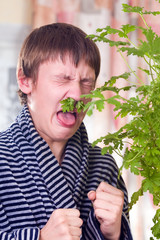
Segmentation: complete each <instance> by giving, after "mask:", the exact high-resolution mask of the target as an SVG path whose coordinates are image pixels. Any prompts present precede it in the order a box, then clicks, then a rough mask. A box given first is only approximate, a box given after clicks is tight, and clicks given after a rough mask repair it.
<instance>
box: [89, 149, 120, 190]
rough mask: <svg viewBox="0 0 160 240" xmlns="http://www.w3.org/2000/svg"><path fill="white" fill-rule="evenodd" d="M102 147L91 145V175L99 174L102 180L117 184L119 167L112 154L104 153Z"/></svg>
mask: <svg viewBox="0 0 160 240" xmlns="http://www.w3.org/2000/svg"><path fill="white" fill-rule="evenodd" d="M101 150H102V149H101V148H100V147H98V146H95V147H92V145H91V144H90V146H89V158H88V165H89V169H90V173H91V175H93V176H95V175H97V177H98V178H100V180H101V181H106V182H108V183H110V184H112V185H114V186H117V181H118V173H119V169H118V166H117V164H116V161H115V160H114V158H113V157H112V156H111V155H110V154H108V153H107V154H105V155H102V153H101Z"/></svg>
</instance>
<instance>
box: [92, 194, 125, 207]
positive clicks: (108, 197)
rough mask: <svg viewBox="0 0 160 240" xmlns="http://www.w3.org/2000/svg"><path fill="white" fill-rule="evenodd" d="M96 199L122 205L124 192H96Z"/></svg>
mask: <svg viewBox="0 0 160 240" xmlns="http://www.w3.org/2000/svg"><path fill="white" fill-rule="evenodd" d="M96 200H102V201H105V202H106V204H108V203H112V204H114V205H122V204H123V202H124V194H123V192H120V193H118V194H111V193H106V192H100V191H97V192H96Z"/></svg>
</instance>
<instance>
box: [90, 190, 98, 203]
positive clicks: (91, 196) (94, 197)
mask: <svg viewBox="0 0 160 240" xmlns="http://www.w3.org/2000/svg"><path fill="white" fill-rule="evenodd" d="M88 198H89V200H91V201H94V200H95V199H96V192H95V191H93V190H92V191H90V192H88Z"/></svg>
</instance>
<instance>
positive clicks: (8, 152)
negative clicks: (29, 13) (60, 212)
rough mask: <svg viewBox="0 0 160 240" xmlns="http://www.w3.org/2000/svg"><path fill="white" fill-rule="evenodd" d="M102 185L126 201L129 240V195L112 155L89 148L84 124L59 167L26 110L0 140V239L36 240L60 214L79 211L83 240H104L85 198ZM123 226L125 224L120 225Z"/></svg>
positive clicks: (125, 228)
mask: <svg viewBox="0 0 160 240" xmlns="http://www.w3.org/2000/svg"><path fill="white" fill-rule="evenodd" d="M102 181H106V182H108V183H110V184H112V185H113V186H119V187H120V188H121V190H122V191H123V192H124V195H125V203H124V211H123V216H124V217H122V220H123V219H124V221H122V234H123V239H124V240H127V239H132V238H131V234H130V230H129V224H128V220H127V218H128V209H127V203H128V202H127V192H126V188H125V185H124V182H123V180H122V178H120V179H118V169H117V165H116V163H115V161H114V159H113V158H112V157H111V156H110V155H105V156H102V155H101V149H100V148H99V147H94V148H93V147H92V146H91V145H90V144H89V143H88V138H87V133H86V129H85V126H84V124H83V123H82V125H81V127H80V128H79V130H78V131H77V132H76V133H75V135H74V136H73V137H72V138H71V139H70V140H69V141H68V144H67V146H66V151H65V157H64V160H63V162H62V165H61V166H59V164H58V162H57V160H56V158H55V157H54V155H53V153H52V152H51V150H50V148H49V146H48V145H47V143H46V142H45V141H44V140H43V139H42V138H41V137H40V136H39V135H38V133H37V131H36V130H35V128H34V125H33V122H32V120H31V116H30V114H29V111H28V108H27V106H25V107H24V108H23V109H22V111H21V113H20V115H19V116H18V117H17V119H16V121H15V122H14V123H13V124H12V125H11V126H10V127H9V128H8V129H7V130H6V131H4V132H2V133H1V134H0V239H5V240H22V239H23V240H38V239H39V232H40V229H41V228H42V227H43V226H44V225H45V224H46V222H47V221H48V219H49V217H50V215H51V214H52V212H53V211H54V210H55V209H58V208H77V209H79V210H80V212H81V218H82V219H83V222H84V224H83V231H82V232H83V233H82V238H81V239H83V240H92V239H93V240H94V239H97V240H98V239H101V240H102V239H103V236H102V234H101V232H100V228H99V223H98V221H97V220H96V218H95V216H94V211H93V208H92V205H91V202H90V201H89V200H88V198H87V193H88V192H89V191H90V190H95V189H96V188H97V187H98V185H99V183H100V182H102ZM124 223H125V224H124Z"/></svg>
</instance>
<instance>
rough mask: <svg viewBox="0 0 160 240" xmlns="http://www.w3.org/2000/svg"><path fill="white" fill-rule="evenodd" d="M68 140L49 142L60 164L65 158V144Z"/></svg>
mask: <svg viewBox="0 0 160 240" xmlns="http://www.w3.org/2000/svg"><path fill="white" fill-rule="evenodd" d="M66 143H67V141H65V142H53V143H52V144H50V143H48V145H49V147H50V149H51V151H52V153H53V154H54V156H55V157H56V159H57V161H58V163H59V165H61V163H62V161H63V159H64V153H65V146H66Z"/></svg>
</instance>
